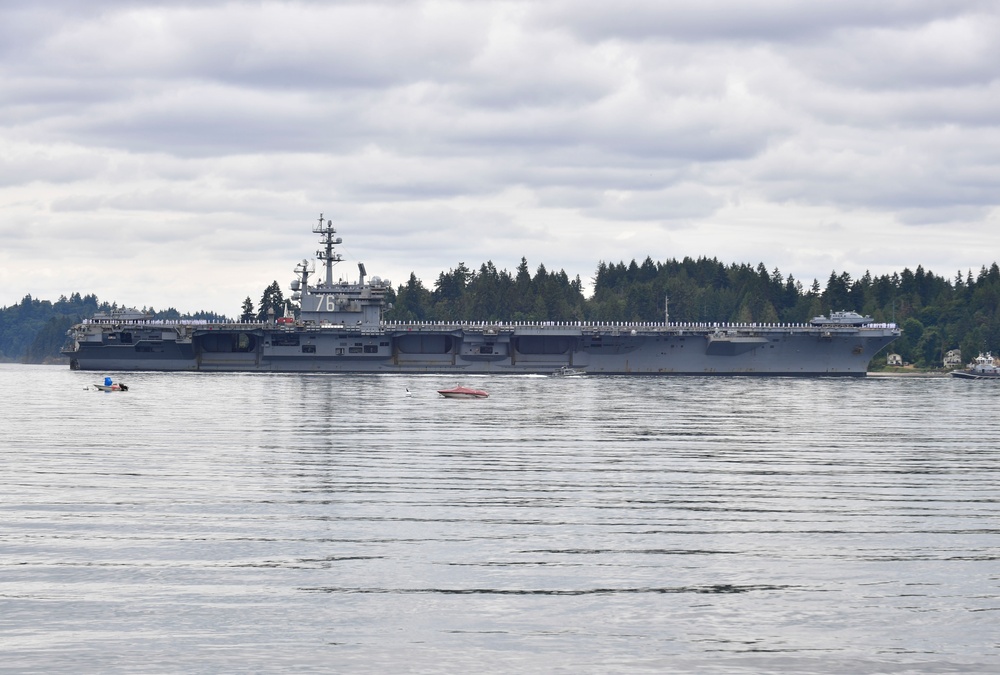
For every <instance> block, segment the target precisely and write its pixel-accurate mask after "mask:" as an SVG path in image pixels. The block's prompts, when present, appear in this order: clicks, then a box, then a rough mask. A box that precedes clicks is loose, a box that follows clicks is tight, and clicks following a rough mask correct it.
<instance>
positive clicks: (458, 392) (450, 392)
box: [438, 387, 490, 398]
mask: <svg viewBox="0 0 1000 675" xmlns="http://www.w3.org/2000/svg"><path fill="white" fill-rule="evenodd" d="M438 393H439V394H441V395H442V396H444V397H445V398H489V396H490V395H489V394H487V393H486V392H485V391H483V390H482V389H473V388H472V387H452V388H451V389H438Z"/></svg>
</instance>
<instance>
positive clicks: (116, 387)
mask: <svg viewBox="0 0 1000 675" xmlns="http://www.w3.org/2000/svg"><path fill="white" fill-rule="evenodd" d="M94 389H96V390H97V391H128V387H126V386H125V385H124V384H121V383H119V382H115V383H114V384H95V385H94Z"/></svg>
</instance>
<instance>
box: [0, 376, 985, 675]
mask: <svg viewBox="0 0 1000 675" xmlns="http://www.w3.org/2000/svg"><path fill="white" fill-rule="evenodd" d="M109 374H110V375H112V376H114V377H115V378H116V379H118V374H117V373H109ZM103 375H104V373H100V374H96V373H81V372H72V371H69V370H68V369H65V368H60V367H44V366H20V365H2V366H0V420H2V427H3V436H2V440H0V670H6V671H8V672H31V671H36V672H37V671H49V672H52V671H74V672H102V673H108V672H128V673H162V672H205V673H209V672H212V673H214V672H241V671H253V672H262V671H272V672H273V671H282V670H286V671H295V672H333V671H354V672H386V671H406V672H446V671H447V672H468V671H473V670H479V671H492V672H497V671H511V670H514V669H516V670H521V671H529V672H581V671H582V672H642V671H650V672H652V671H655V672H664V671H673V672H701V673H704V672H720V673H722V672H726V673H733V672H773V671H789V672H799V673H807V672H815V673H876V672H879V673H881V672H893V673H901V672H1000V637H998V636H1000V630H998V626H1000V563H998V558H1000V537H998V535H1000V524H998V523H1000V504H998V498H1000V447H998V446H1000V444H998V443H997V434H996V433H995V422H994V420H995V417H996V414H997V412H998V411H1000V383H993V382H970V381H961V380H952V379H947V378H930V379H927V378H867V379H864V380H853V379H851V380H842V379H784V378H746V379H744V378H699V377H693V378H625V377H585V378H578V379H576V378H575V379H563V378H546V377H538V376H507V377H500V376H497V377H485V376H483V377H467V378H464V379H462V380H461V383H463V384H471V385H474V386H477V387H480V388H485V389H487V390H488V391H490V393H491V397H490V398H489V399H485V400H471V401H463V400H447V399H443V398H440V397H439V396H438V395H437V394H436V390H437V389H440V388H444V387H450V386H452V385H454V384H456V383H458V382H459V380H458V379H457V378H456V377H454V376H451V377H449V376H401V375H394V376H375V375H298V374H294V375H260V374H233V375H227V374H162V373H130V374H122V375H121V379H122V380H123V381H125V382H126V383H127V384H128V385H129V386H130V390H129V391H128V392H123V393H113V394H106V393H99V392H95V391H91V390H88V386H89V385H90V384H92V383H95V382H98V381H100V380H101V379H102V378H103ZM407 390H409V391H407Z"/></svg>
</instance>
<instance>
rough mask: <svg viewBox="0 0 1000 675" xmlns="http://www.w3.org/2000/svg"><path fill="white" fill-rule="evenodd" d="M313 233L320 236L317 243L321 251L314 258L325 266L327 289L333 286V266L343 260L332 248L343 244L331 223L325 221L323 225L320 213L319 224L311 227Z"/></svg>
mask: <svg viewBox="0 0 1000 675" xmlns="http://www.w3.org/2000/svg"><path fill="white" fill-rule="evenodd" d="M313 232H315V233H316V234H318V235H320V239H319V243H321V244H322V245H323V248H322V249H320V250H319V251H316V258H317V259H319V260H322V261H323V264H324V265H326V286H327V288H329V287H331V286H333V266H334V265H336V264H337V263H339V262H340V261H342V260H343V259H344V258H343V256H341V255H340V254H339V253H337V252H335V251H334V250H333V247H334V246H335V245H336V244H340V243H343V241H344V240H343V239H341V238H340V237H338V236H336V235H337V229H336V228H335V227H334V226H333V223H332V222H331V221H329V220H327V221H326V224H325V225H324V224H323V214H322V213H321V214H319V224H318V225H316V226H315V227H313Z"/></svg>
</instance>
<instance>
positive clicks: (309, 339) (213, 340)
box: [64, 321, 899, 377]
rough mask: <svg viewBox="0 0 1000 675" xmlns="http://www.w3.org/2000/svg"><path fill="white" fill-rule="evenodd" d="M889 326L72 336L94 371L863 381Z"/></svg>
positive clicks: (231, 329)
mask: <svg viewBox="0 0 1000 675" xmlns="http://www.w3.org/2000/svg"><path fill="white" fill-rule="evenodd" d="M898 336H899V330H898V329H896V328H895V327H893V326H884V327H871V326H844V327H829V326H823V327H817V326H809V325H804V324H801V325H780V324H775V325H754V326H741V325H723V326H714V325H697V324H692V325H686V324H635V325H627V324H623V325H589V324H563V325H551V324H524V323H522V324H516V325H508V324H478V325H474V324H452V325H446V324H441V323H432V324H431V323H423V324H421V323H407V324H394V323H383V324H381V325H380V326H379V327H378V328H373V327H368V328H365V329H351V328H347V327H345V326H322V325H320V326H315V325H284V326H282V325H273V324H204V325H197V324H176V323H173V324H166V323H157V322H154V321H141V322H136V323H134V324H132V325H119V324H112V323H100V322H91V323H88V324H86V325H82V326H78V327H77V330H76V332H75V336H74V338H75V339H74V341H73V344H72V345H71V346H70V347H69V348H68V349H67V350H66V351H65V352H64V353H66V354H67V355H68V356H69V357H70V365H71V367H72V368H74V369H79V370H95V371H102V372H105V371H138V370H147V371H197V372H240V371H243V372H308V373H449V374H450V373H486V374H528V373H538V374H549V373H552V372H553V371H555V370H556V369H558V368H560V367H562V366H570V367H573V368H575V369H578V370H583V371H585V372H586V373H588V374H594V375H792V376H853V377H860V376H864V375H865V374H866V372H867V369H868V364H869V362H870V361H871V359H872V357H873V356H875V354H876V353H877V352H878V351H879V350H880V349H882V348H883V347H885V346H886V345H887V344H889V343H890V342H892V341H893V340H895V339H896V338H897V337H898Z"/></svg>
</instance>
